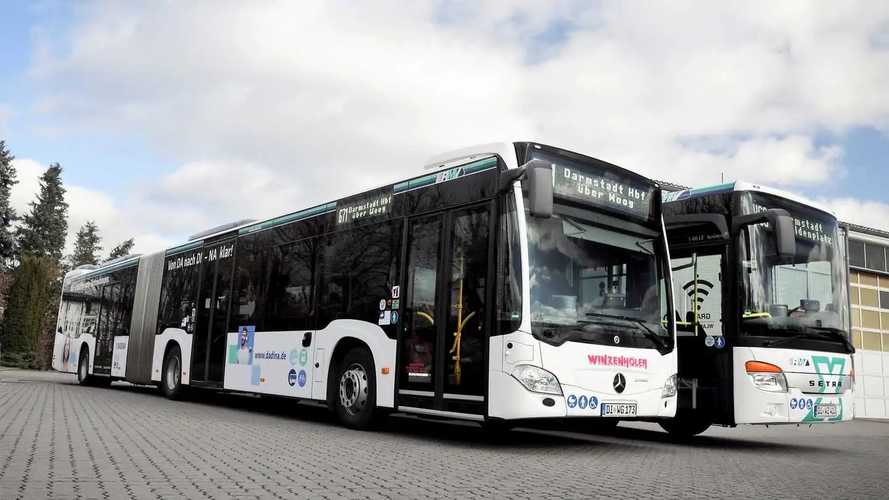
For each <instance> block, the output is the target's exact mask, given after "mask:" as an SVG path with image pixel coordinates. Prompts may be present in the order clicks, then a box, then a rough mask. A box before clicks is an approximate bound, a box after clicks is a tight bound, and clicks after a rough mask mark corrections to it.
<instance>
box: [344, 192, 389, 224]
mask: <svg viewBox="0 0 889 500" xmlns="http://www.w3.org/2000/svg"><path fill="white" fill-rule="evenodd" d="M391 211H392V192H391V191H389V192H382V193H376V194H372V195H370V196H366V197H362V198H359V199H354V200H348V201H346V202H344V203H343V204H341V205H338V206H337V207H336V223H337V225H339V224H349V223H352V222H356V221H359V220H363V219H367V218H370V217H378V216H384V215H389V213H390V212H391Z"/></svg>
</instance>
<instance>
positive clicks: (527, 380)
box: [512, 365, 562, 396]
mask: <svg viewBox="0 0 889 500" xmlns="http://www.w3.org/2000/svg"><path fill="white" fill-rule="evenodd" d="M512 376H513V378H515V379H516V380H518V381H519V383H520V384H522V385H523V386H525V389H528V390H529V391H531V392H540V393H543V394H555V395H557V396H561V395H562V386H561V385H560V384H559V379H557V378H556V376H555V375H553V374H552V373H550V372H548V371H546V370H544V369H543V368H540V367H538V366H531V365H519V366H517V367H515V369H513V371H512Z"/></svg>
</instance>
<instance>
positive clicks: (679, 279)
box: [672, 253, 723, 336]
mask: <svg viewBox="0 0 889 500" xmlns="http://www.w3.org/2000/svg"><path fill="white" fill-rule="evenodd" d="M672 265H673V280H674V282H675V284H674V287H673V292H674V299H675V300H674V304H675V307H676V330H677V331H678V335H679V336H697V335H705V336H720V335H722V334H723V333H722V255H719V254H717V255H701V254H698V253H693V254H691V256H688V257H678V258H674V259H673V264H672ZM695 313H697V314H695Z"/></svg>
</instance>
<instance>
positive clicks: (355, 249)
mask: <svg viewBox="0 0 889 500" xmlns="http://www.w3.org/2000/svg"><path fill="white" fill-rule="evenodd" d="M400 228H401V224H400V223H399V222H386V223H380V224H369V225H366V226H362V227H358V228H354V229H351V230H346V231H339V232H336V233H333V234H330V235H328V236H327V238H326V239H325V241H324V244H323V245H322V249H321V251H322V252H323V253H322V258H321V261H322V262H321V269H320V278H319V280H318V328H322V329H323V328H325V327H326V326H327V325H328V324H329V323H330V322H331V321H333V320H336V319H358V320H364V321H369V322H372V323H375V324H379V323H378V320H379V314H380V309H379V304H380V300H381V299H387V298H388V297H390V294H391V287H392V285H394V284H395V283H397V279H398V276H397V269H398V257H399V254H400V249H401V230H400ZM382 326H383V329H384V330H386V331H387V332H388V331H391V330H393V329H394V327H393V326H391V325H382Z"/></svg>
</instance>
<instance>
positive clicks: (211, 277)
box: [191, 239, 235, 387]
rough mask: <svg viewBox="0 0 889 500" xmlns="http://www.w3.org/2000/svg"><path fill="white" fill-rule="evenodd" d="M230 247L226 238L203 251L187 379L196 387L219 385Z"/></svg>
mask: <svg viewBox="0 0 889 500" xmlns="http://www.w3.org/2000/svg"><path fill="white" fill-rule="evenodd" d="M234 248H235V242H234V240H233V239H230V240H226V241H223V242H221V243H217V244H214V245H212V246H208V247H207V248H205V249H204V250H203V254H204V255H203V259H202V260H203V264H202V267H203V269H202V272H201V281H200V291H199V292H198V302H197V308H198V311H197V318H196V320H195V328H194V337H193V338H192V349H191V380H192V381H194V382H197V384H196V385H209V386H219V387H221V386H222V379H223V372H224V367H225V343H226V330H227V322H228V304H229V302H230V300H231V286H232V275H233V272H234Z"/></svg>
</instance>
